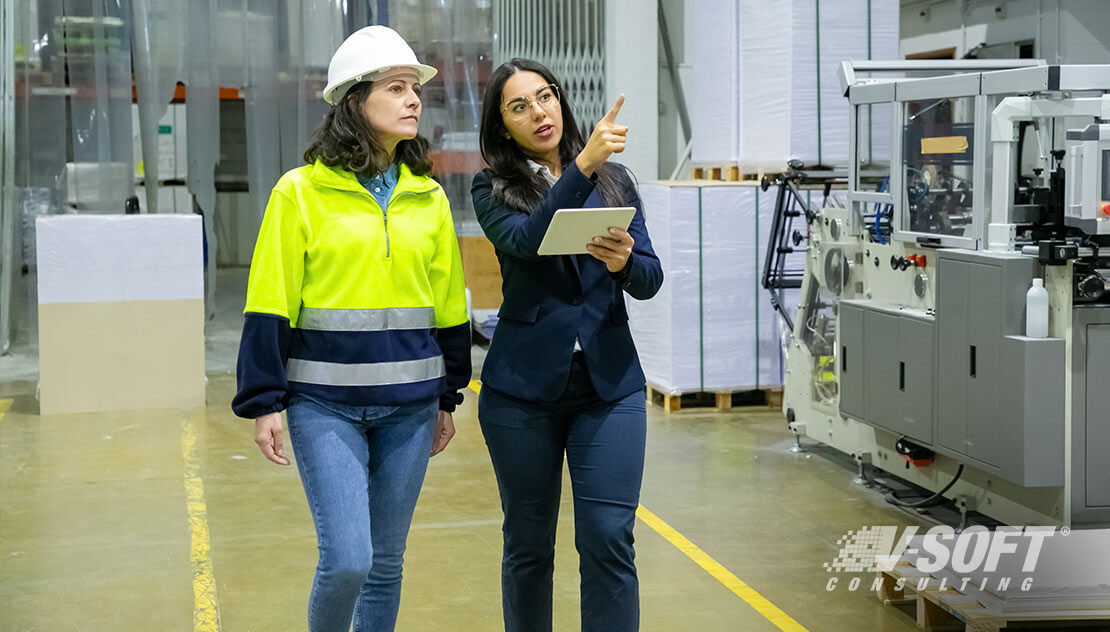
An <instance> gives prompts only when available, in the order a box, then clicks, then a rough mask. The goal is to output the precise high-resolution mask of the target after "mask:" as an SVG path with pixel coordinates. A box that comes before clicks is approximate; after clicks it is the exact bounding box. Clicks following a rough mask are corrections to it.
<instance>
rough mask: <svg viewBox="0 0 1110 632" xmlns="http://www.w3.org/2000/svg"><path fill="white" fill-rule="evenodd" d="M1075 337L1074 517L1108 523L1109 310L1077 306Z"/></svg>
mask: <svg viewBox="0 0 1110 632" xmlns="http://www.w3.org/2000/svg"><path fill="white" fill-rule="evenodd" d="M1072 333H1073V336H1074V340H1073V343H1074V344H1073V347H1072V384H1073V388H1072V398H1073V399H1072V432H1071V437H1072V519H1073V521H1074V522H1100V523H1105V522H1110V458H1107V456H1106V452H1107V448H1108V447H1110V387H1108V385H1107V381H1108V380H1107V376H1106V368H1107V367H1108V366H1110V308H1108V307H1106V306H1101V307H1094V306H1092V307H1076V308H1075V310H1074V312H1073V320H1072Z"/></svg>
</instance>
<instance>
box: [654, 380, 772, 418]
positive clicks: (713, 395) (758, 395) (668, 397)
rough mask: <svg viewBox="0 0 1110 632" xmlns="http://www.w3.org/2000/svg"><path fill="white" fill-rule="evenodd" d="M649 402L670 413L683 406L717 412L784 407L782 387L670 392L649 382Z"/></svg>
mask: <svg viewBox="0 0 1110 632" xmlns="http://www.w3.org/2000/svg"><path fill="white" fill-rule="evenodd" d="M647 398H648V403H649V404H655V405H661V406H662V407H663V410H665V411H667V412H668V413H671V412H675V411H677V410H681V409H683V408H709V407H712V408H715V409H716V410H717V412H724V411H727V410H731V409H732V407H733V406H734V405H736V406H769V407H772V408H782V389H781V388H751V389H741V390H737V391H725V392H719V393H718V392H705V391H688V392H682V393H670V392H667V391H664V390H662V389H660V388H658V387H656V386H652V385H651V384H648V387H647Z"/></svg>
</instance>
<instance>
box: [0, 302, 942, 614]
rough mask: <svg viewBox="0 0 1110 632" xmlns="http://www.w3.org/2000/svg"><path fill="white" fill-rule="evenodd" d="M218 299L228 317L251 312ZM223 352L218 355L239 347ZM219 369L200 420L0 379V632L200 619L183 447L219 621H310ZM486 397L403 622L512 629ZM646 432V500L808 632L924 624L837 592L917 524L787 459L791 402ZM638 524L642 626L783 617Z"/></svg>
mask: <svg viewBox="0 0 1110 632" xmlns="http://www.w3.org/2000/svg"><path fill="white" fill-rule="evenodd" d="M224 303H226V304H227V306H232V307H228V309H221V310H219V311H220V312H221V314H224V316H223V317H221V318H222V320H225V321H228V322H229V323H230V324H228V323H224V324H222V325H221V327H223V329H227V328H229V327H233V324H234V322H235V321H234V316H233V315H232V314H228V312H229V311H230V312H234V311H235V310H237V307H233V306H234V304H235V299H234V298H232V299H226V300H223V301H221V305H223V304H224ZM216 331H217V332H218V331H221V329H220V328H219V327H217V328H216ZM211 334H212V332H211V331H210V338H212V335H211ZM220 335H226V332H224V334H220ZM209 346H210V348H211V347H212V346H216V347H219V349H218V354H219V355H218V356H217V358H215V360H217V364H218V363H221V362H226V360H227V359H228V358H234V349H233V347H235V346H237V339H235V340H232V339H228V340H223V339H222V338H218V337H217V338H216V339H215V340H210V345H209ZM224 347H228V348H224ZM210 355H211V354H210ZM220 358H223V360H220ZM210 360H212V358H210ZM212 364H213V363H212V362H211V361H210V363H209V366H210V373H209V388H208V407H207V408H206V409H204V410H197V411H192V412H186V411H172V410H158V411H148V412H139V413H110V414H109V413H105V414H90V415H69V416H54V417H42V416H40V415H38V407H37V403H36V401H35V398H34V390H35V385H34V382H33V381H29V380H18V381H15V380H10V379H6V378H4V379H2V380H0V411H3V409H4V407H5V406H10V410H8V411H7V413H6V415H4V416H3V417H2V419H0V596H2V597H0V602H2V606H0V630H20V631H38V630H44V631H45V630H85V631H87V630H113V631H116V630H167V631H169V630H183V631H186V630H191V629H194V583H195V582H194V564H193V562H192V561H191V559H190V555H191V553H190V550H191V544H190V543H191V536H190V522H189V517H190V511H189V509H188V508H187V503H186V479H187V478H188V476H187V472H188V471H189V467H190V462H189V461H188V459H186V458H185V456H184V455H186V454H195V456H196V462H195V470H196V471H195V475H196V479H193V481H192V483H191V484H192V486H193V489H197V480H199V482H200V485H202V486H203V494H204V501H205V507H204V508H205V509H206V516H205V518H206V524H207V527H208V530H209V533H210V537H211V550H210V553H209V554H208V555H207V556H206V558H201V560H200V561H203V560H204V559H207V561H209V562H210V563H211V573H212V576H213V577H214V579H215V594H214V595H209V596H210V597H212V599H213V602H214V603H216V604H218V611H219V618H220V621H221V629H222V630H225V631H235V632H238V631H251V630H257V631H262V630H267V631H272V630H296V629H304V621H305V609H306V603H307V599H308V589H309V585H310V583H311V580H312V572H313V567H314V565H315V553H316V552H315V538H314V535H313V530H312V523H311V519H310V516H309V513H308V509H307V505H306V503H305V499H304V494H303V491H302V490H301V487H300V482H299V480H298V478H297V473H296V469H295V467H289V468H281V467H278V466H275V465H272V464H270V463H268V462H267V461H265V460H264V459H263V458H262V456H261V455H260V454H259V453H258V450H257V449H256V447H255V446H254V444H253V442H252V439H251V425H250V423H249V422H246V421H243V420H239V419H236V418H235V417H234V416H233V415H232V414H231V411H230V409H229V402H230V399H231V396H232V394H233V391H234V375H233V374H232V373H231V372H230V371H229V370H228V369H230V366H226V368H224V369H222V370H211V369H212ZM5 375H6V374H5ZM4 400H10V403H5V402H4ZM475 400H476V397H474V396H473V394H469V396H468V398H467V401H466V402H465V403H464V404H463V406H462V407H461V408H460V410H459V412H458V414H457V415H456V425H457V427H458V435H457V436H456V438H455V440H454V441H453V442H452V444H451V445H450V446H449V448H448V449H447V451H446V452H444V453H443V454H441V455H440V456H437V457H436V458H434V459H433V460H432V463H431V467H430V468H429V472H428V477H427V482H426V483H425V486H424V490H423V493H422V495H421V498H420V503H419V505H418V507H417V510H416V516H415V521H414V527H413V530H412V533H411V535H410V537H409V550H408V554H407V559H406V567H405V570H406V578H405V584H404V594H403V599H402V606H401V615H400V621H399V624H398V629H399V630H411V631H419V632H436V631H440V630H442V631H447V630H450V631H452V632H469V631H483V632H485V631H491V630H497V629H500V628H499V626H500V620H501V619H500V617H501V615H500V596H499V581H500V579H499V555H500V540H501V534H500V527H499V525H500V510H499V506H498V500H497V488H496V483H495V481H494V477H493V472H492V469H491V467H490V464H489V457H488V454H487V453H486V450H485V445H484V443H483V441H482V437H481V433H480V431H479V428H478V424H477V420H476V418H475V412H474V411H475ZM648 424H649V433H648V447H647V465H646V471H645V478H644V486H643V494H642V504H643V506H644V507H646V508H647V509H649V510H651V511H652V512H654V513H655V514H656V515H657V516H658V517H659V518H661V519H662V520H664V521H666V522H667V523H669V524H670V525H671V526H672V527H674V528H675V529H676V530H677V531H679V532H680V533H681V534H682V535H684V536H685V537H687V538H689V539H690V540H691V541H692V542H693V543H694V544H696V545H697V546H698V547H700V548H701V549H702V550H703V551H704V552H705V553H706V554H708V555H709V556H711V557H712V558H713V559H715V560H716V561H717V562H719V563H720V564H721V565H723V566H724V567H725V568H727V569H728V570H729V571H731V572H732V573H734V574H735V575H736V576H738V577H739V578H740V579H741V580H743V581H744V582H745V583H746V584H747V585H748V586H750V587H751V588H752V589H754V590H755V591H757V592H758V593H759V594H760V595H762V596H763V597H765V598H766V599H768V600H769V601H770V602H772V603H773V604H774V605H775V606H777V607H778V608H780V609H781V610H783V611H784V612H785V613H786V614H788V615H789V616H790V617H792V618H793V619H794V620H796V621H797V622H798V623H800V624H801V625H802V626H804V627H805V628H806V629H808V630H813V631H826V630H827V631H842V630H843V631H849V630H851V631H853V632H854V631H859V630H882V631H902V630H905V631H907V632H908V631H910V630H914V629H916V626H915V625H914V622H913V621H912V620H911V619H910V618H909V617H908V616H906V615H905V614H903V613H902V612H900V611H898V610H895V609H893V608H890V607H884V606H882V605H881V604H880V603H878V601H877V600H876V599H875V597H874V596H873V595H871V594H870V593H869V592H868V591H867V588H868V587H869V585H870V581H869V580H870V578H869V577H866V576H865V577H864V586H863V587H862V588H861V589H860V590H858V591H857V592H854V593H852V592H848V591H847V590H846V588H844V587H841V588H840V589H838V590H836V591H833V592H826V591H825V583H826V580H827V578H828V575H827V573H826V571H825V570H824V568H823V567H822V564H823V563H825V562H831V561H832V560H833V558H834V557H836V555H837V553H838V550H839V547H838V545H837V540H838V539H839V538H841V537H842V536H843V535H844V534H845V533H846V532H847V531H848V530H853V529H859V528H860V527H861V526H864V525H899V526H903V525H907V524H921V522H920V521H919V520H918V519H917V518H916V517H915V516H913V515H911V514H908V513H904V512H902V511H900V510H897V509H894V508H892V507H890V506H889V505H886V504H885V503H884V502H883V501H882V499H881V497H880V495H879V494H878V493H876V492H875V491H872V490H869V489H865V488H861V487H856V486H854V485H852V483H851V479H852V474H853V472H852V470H851V468H850V467H849V465H848V463H847V462H846V461H844V460H843V459H840V458H837V457H835V456H834V455H830V454H827V453H826V452H825V451H822V450H820V449H816V450H814V451H811V452H810V453H809V454H806V455H795V454H791V453H790V452H789V451H788V448H789V446H790V444H791V435H790V434H789V433H788V432H787V430H786V424H785V422H784V421H783V419H782V415H781V413H779V412H778V411H774V410H769V409H766V408H746V409H737V410H734V411H733V412H730V413H722V414H717V413H714V412H712V411H709V412H706V411H698V410H686V411H682V412H679V413H675V414H671V415H666V414H665V413H663V412H662V410H661V409H660V408H659V407H649V417H648ZM194 433H195V436H196V438H197V442H196V448H195V452H189V450H188V449H187V447H188V446H187V445H186V446H185V447H183V440H184V439H187V438H188V437H189V436H191V435H192V434H194ZM185 443H186V444H187V441H186V442H185ZM286 449H287V450H288V449H289V443H288V442H286ZM564 489H565V490H569V484H567V485H565V486H564ZM198 507H199V505H197V504H194V505H193V507H192V509H193V515H194V517H195V516H196V515H197V509H198ZM563 507H564V510H563V513H562V516H561V519H560V532H559V545H558V546H559V548H558V553H557V562H556V589H555V629H556V630H561V631H569V630H578V629H579V623H578V610H577V609H578V589H577V560H576V553H575V551H574V545H573V532H572V514H571V503H570V498H569V495H566V496H565V498H564V502H563ZM636 536H637V552H638V557H637V563H638V567H639V572H640V578H641V601H642V625H641V629H642V630H644V631H646V632H647V631H664V630H665V631H675V630H701V631H705V632H711V631H725V630H728V631H733V630H745V631H747V630H751V631H760V630H768V631H772V630H777V629H779V628H778V627H776V626H775V625H773V624H772V623H771V622H769V621H768V620H767V619H766V618H764V617H763V616H762V615H760V614H758V613H757V612H756V610H755V609H753V607H752V606H750V605H748V604H747V603H745V601H744V600H742V599H741V598H740V597H738V596H737V595H736V594H734V593H733V592H732V591H730V590H729V588H727V587H726V586H725V585H723V584H722V583H721V582H719V581H718V580H717V579H715V578H714V577H713V576H711V575H710V574H709V573H707V572H706V571H705V570H703V569H702V568H701V567H699V566H698V565H696V564H695V563H694V562H693V561H692V560H691V559H690V558H689V557H687V555H686V554H684V553H683V552H681V551H680V550H679V549H678V548H676V547H675V546H674V545H672V544H671V543H670V542H668V541H667V540H665V539H664V538H663V537H661V536H660V535H659V534H658V533H656V532H655V531H654V530H652V529H651V528H650V527H649V526H648V525H647V524H645V523H643V522H639V521H638V522H637V531H636ZM201 579H203V576H201ZM846 580H847V578H845V580H844V582H842V583H846ZM195 629H198V630H200V629H206V628H204V627H203V626H198V627H196V628H195ZM209 629H215V628H209Z"/></svg>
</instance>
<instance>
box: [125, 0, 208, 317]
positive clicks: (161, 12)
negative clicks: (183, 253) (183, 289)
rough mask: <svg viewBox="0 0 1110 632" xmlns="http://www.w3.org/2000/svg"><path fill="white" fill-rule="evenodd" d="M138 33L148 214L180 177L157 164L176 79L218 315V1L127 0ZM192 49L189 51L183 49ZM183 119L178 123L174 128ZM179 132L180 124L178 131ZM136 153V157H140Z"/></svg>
mask: <svg viewBox="0 0 1110 632" xmlns="http://www.w3.org/2000/svg"><path fill="white" fill-rule="evenodd" d="M130 1H131V8H132V18H133V19H132V29H133V33H134V37H133V48H134V70H135V92H136V97H137V101H138V110H139V117H138V120H139V128H140V138H141V147H142V158H143V161H142V163H143V169H142V178H143V181H144V184H145V195H146V199H147V209H148V212H151V213H156V212H159V211H160V210H161V211H164V210H165V209H159V195H158V189H159V188H160V187H162V186H163V185H162V182H163V181H164V180H174V179H180V175H181V174H180V171H181V170H180V167H179V168H178V169H177V170H176V173H162V172H161V171H162V170H161V167H160V166H159V154H160V152H161V151H163V149H160V148H159V142H160V140H159V139H160V135H159V131H160V130H159V127H160V125H159V121H161V120H163V116H165V114H166V112H167V107H168V104H169V102H170V101H171V100H172V99H173V97H174V90H175V87H176V85H177V83H179V82H180V83H183V84H184V85H185V102H186V107H185V134H184V138H180V137H179V139H178V140H179V142H180V141H182V140H183V141H184V142H185V146H186V161H185V162H186V166H185V180H186V182H187V184H188V188H189V192H190V193H191V194H192V196H193V197H194V200H195V205H196V208H199V210H200V212H201V214H202V216H203V217H204V233H205V244H206V246H207V248H206V254H207V257H206V259H207V262H208V264H209V265H208V266H207V271H206V273H207V275H206V276H207V278H206V286H207V291H206V297H205V298H206V301H205V304H206V306H207V309H206V312H207V316H208V317H209V318H210V317H212V316H213V314H214V306H215V300H214V298H215V291H216V266H215V260H216V259H215V257H216V252H217V247H218V243H217V239H216V235H215V231H214V219H215V213H216V189H215V182H214V175H213V170H214V169H215V166H216V162H217V161H218V160H219V128H220V115H219V81H218V77H219V72H218V69H217V67H216V66H215V64H216V61H215V57H214V55H213V54H212V51H213V47H212V40H211V37H212V32H213V25H214V24H215V23H216V19H215V18H216V15H215V9H216V7H215V3H214V2H213V0H192V1H191V2H187V3H182V2H177V1H175V0H130ZM186 51H188V54H186ZM178 123H179V122H178V121H176V120H175V121H174V123H173V125H174V126H177V125H178ZM177 133H178V134H179V135H180V127H178V132H177ZM138 158H139V157H136V160H138Z"/></svg>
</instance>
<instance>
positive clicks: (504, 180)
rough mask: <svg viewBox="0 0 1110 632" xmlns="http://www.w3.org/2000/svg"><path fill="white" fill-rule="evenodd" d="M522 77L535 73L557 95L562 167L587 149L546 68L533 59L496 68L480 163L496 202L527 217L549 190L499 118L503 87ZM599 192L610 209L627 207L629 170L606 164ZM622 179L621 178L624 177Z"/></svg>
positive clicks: (486, 102) (485, 102)
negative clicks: (484, 166) (624, 183)
mask: <svg viewBox="0 0 1110 632" xmlns="http://www.w3.org/2000/svg"><path fill="white" fill-rule="evenodd" d="M520 71H527V72H534V73H536V74H537V75H539V76H541V77H543V80H544V81H546V82H547V83H553V84H555V86H556V87H557V88H558V90H559V110H560V111H561V112H562V114H563V137H562V138H561V139H560V140H559V162H560V163H562V164H564V165H565V164H568V163H569V162H570V161H572V160H574V158H575V157H576V156H577V155H578V153H579V152H581V151H582V148H583V147H585V146H586V143H585V141H584V140H582V132H580V131H579V130H578V123H577V122H576V121H575V120H574V113H573V112H572V111H571V109H570V102H569V100H568V99H567V93H566V90H564V89H563V86H562V84H561V83H559V81H558V80H557V79H556V78H555V75H554V74H552V72H551V71H550V70H548V69H547V67H546V66H544V65H543V64H541V63H539V62H536V61H532V60H530V59H520V58H516V59H512V60H510V61H507V62H505V63H503V64H501V65H500V66H498V67H497V70H494V71H493V75H492V76H491V77H490V80H489V86H488V87H487V88H486V94H485V98H484V100H483V102H482V129H481V136H480V142H481V148H482V158H484V159H485V161H486V164H488V165H489V166H490V169H489V171H490V175H491V176H492V178H491V179H492V180H493V199H494V200H495V201H497V202H500V203H503V204H507V205H509V206H511V207H513V208H515V209H517V210H520V211H524V212H528V211H530V210H531V209H532V208H534V207H535V206H536V205H537V204H539V203H540V201H541V200H542V199H543V197H544V195H545V194H546V193H547V190H548V188H549V187H548V184H547V181H546V180H544V179H543V177H542V176H540V175H539V174H537V173H535V172H534V171H533V170H532V169H530V168H528V162H527V161H528V156H526V155H525V154H524V151H523V150H521V148H520V145H518V144H517V143H516V141H515V140H513V139H512V138H511V137H508V134H509V130H508V129H507V128H506V127H505V122H504V120H502V118H501V96H502V94H501V93H502V91H503V90H504V88H505V82H506V81H508V80H509V77H511V76H513V75H515V74H516V73H518V72H520ZM595 175H597V189H598V192H599V193H601V197H602V198H603V199H604V200H605V204H607V205H608V206H624V205H625V204H627V201H626V200H625V199H624V187H623V186H622V182H621V180H622V179H623V180H627V179H629V175H628V170H627V169H626V168H625V167H624V166H622V165H619V164H617V163H614V162H606V163H605V164H604V165H602V166H601V167H600V168H599V169H598V170H597V171H596V172H595ZM622 176H623V177H622Z"/></svg>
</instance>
